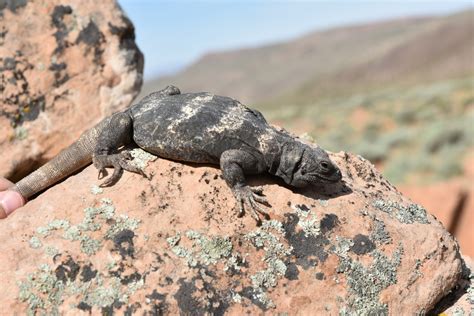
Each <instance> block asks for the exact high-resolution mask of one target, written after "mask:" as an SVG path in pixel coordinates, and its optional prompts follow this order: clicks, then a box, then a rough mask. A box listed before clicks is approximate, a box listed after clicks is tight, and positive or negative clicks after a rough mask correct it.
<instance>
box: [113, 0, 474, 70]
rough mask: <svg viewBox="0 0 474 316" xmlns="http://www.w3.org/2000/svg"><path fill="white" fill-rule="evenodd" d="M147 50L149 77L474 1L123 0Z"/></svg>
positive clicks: (467, 5)
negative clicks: (206, 59) (243, 50)
mask: <svg viewBox="0 0 474 316" xmlns="http://www.w3.org/2000/svg"><path fill="white" fill-rule="evenodd" d="M119 3H120V5H121V6H122V8H123V9H124V10H125V12H126V13H127V15H128V16H129V17H130V19H131V20H132V22H133V23H134V25H135V28H136V36H137V42H138V46H139V47H140V49H141V50H142V52H143V53H144V54H145V79H150V78H154V77H157V76H162V75H165V74H169V73H171V72H174V71H177V70H180V69H182V68H183V67H185V66H186V65H189V64H190V63H192V62H194V61H195V60H197V59H198V58H199V57H200V56H202V55H203V54H205V53H207V52H211V51H222V50H229V49H234V48H240V47H252V46H260V45H263V44H269V43H274V42H278V41H284V40H287V39H291V38H294V37H297V36H301V35H304V34H306V33H308V32H311V31H314V30H321V29H327V28H330V27H334V26H340V25H348V24H349V25H350V24H357V23H363V22H369V21H377V20H385V19H389V18H395V17H402V16H414V15H415V16H419V15H440V14H448V13H451V12H456V11H460V10H462V9H466V8H472V7H473V4H472V1H459V0H451V1H449V0H446V1H428V0H425V1H408V0H406V1H405V0H403V1H401V0H400V1H396V0H391V1H388V0H385V1H358V0H352V1H349V0H346V1H342V0H333V1H294V0H293V1H291V0H287V1H275V0H259V1H257V0H253V1H251V0H241V1H232V0H220V1H217V0H214V1H211V0H207V1H202V0H201V1H198V0H194V1H191V0H119Z"/></svg>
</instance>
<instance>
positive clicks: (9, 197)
mask: <svg viewBox="0 0 474 316" xmlns="http://www.w3.org/2000/svg"><path fill="white" fill-rule="evenodd" d="M23 204H24V203H23V198H22V197H21V195H20V194H19V193H18V192H14V191H4V192H0V219H1V218H5V217H7V216H8V215H10V214H11V213H13V211H15V210H16V209H17V208H19V207H21V206H23Z"/></svg>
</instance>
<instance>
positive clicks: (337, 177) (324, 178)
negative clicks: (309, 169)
mask: <svg viewBox="0 0 474 316" xmlns="http://www.w3.org/2000/svg"><path fill="white" fill-rule="evenodd" d="M311 177H315V178H317V179H319V180H322V182H327V183H336V182H339V181H341V179H342V174H341V171H339V170H337V171H336V172H334V173H333V174H331V175H328V176H326V175H323V174H320V173H313V174H311Z"/></svg>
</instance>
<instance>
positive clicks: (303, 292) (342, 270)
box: [0, 153, 461, 315]
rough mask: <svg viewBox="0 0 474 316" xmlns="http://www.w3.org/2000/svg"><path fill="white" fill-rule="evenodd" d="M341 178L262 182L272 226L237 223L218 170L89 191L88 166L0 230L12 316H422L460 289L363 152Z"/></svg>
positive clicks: (447, 256)
mask: <svg viewBox="0 0 474 316" xmlns="http://www.w3.org/2000/svg"><path fill="white" fill-rule="evenodd" d="M332 159H334V161H335V162H336V163H337V164H338V165H339V167H340V168H341V170H342V172H343V174H344V179H343V181H344V184H340V185H337V186H335V187H331V186H321V187H318V188H311V189H306V190H302V191H297V190H291V189H290V188H287V187H285V186H284V185H283V184H282V182H280V181H279V180H278V179H276V178H273V177H256V178H252V179H251V181H250V183H251V184H252V185H263V188H264V193H265V194H266V195H267V197H268V199H269V201H270V203H271V205H272V207H271V208H270V209H269V214H270V216H271V221H268V222H264V225H263V226H262V227H260V228H259V227H256V226H255V222H254V220H253V219H252V218H251V217H250V216H248V215H246V216H244V217H243V218H238V217H237V215H236V214H237V213H236V210H235V209H234V198H233V196H232V193H231V191H230V190H229V188H228V187H227V186H226V184H225V182H224V181H223V180H222V179H221V178H220V171H219V170H218V169H215V168H211V167H206V166H191V165H185V164H181V163H176V162H171V161H167V160H162V159H159V160H158V161H156V162H153V163H150V165H149V166H148V168H147V169H146V172H147V174H149V175H151V176H152V178H151V180H148V179H145V178H143V177H141V176H139V175H135V174H130V173H125V174H124V175H123V177H122V179H121V180H120V181H119V182H118V183H117V184H116V185H114V186H113V187H110V188H105V189H103V192H102V193H100V191H101V190H98V188H97V187H95V186H94V185H96V184H98V182H97V180H96V179H97V171H96V170H95V169H94V168H93V167H92V166H90V167H88V168H86V169H85V170H83V171H82V172H80V173H78V174H77V175H75V176H72V177H70V178H68V179H67V180H65V181H64V182H62V183H60V184H58V185H56V186H54V187H52V188H50V189H49V190H47V191H46V192H44V193H43V194H41V195H40V196H38V197H37V198H36V199H34V200H32V201H30V202H29V203H28V204H27V205H26V206H25V207H23V208H21V209H18V210H17V211H16V212H15V213H14V214H12V215H11V216H10V217H9V218H7V219H6V220H3V221H1V222H0V240H1V243H0V253H2V256H1V257H0V284H2V288H3V293H2V296H1V298H0V302H1V305H2V306H3V308H6V309H7V310H9V311H11V313H15V312H16V313H19V314H23V313H25V312H26V311H27V310H28V309H30V310H33V311H37V312H40V311H47V312H48V313H50V312H54V311H58V312H60V313H65V314H71V315H76V314H77V313H78V312H80V311H81V310H82V311H85V312H88V311H92V312H93V313H94V314H98V313H99V312H100V311H101V310H102V312H107V311H112V310H114V311H117V312H119V313H120V314H121V313H123V312H124V311H126V310H128V311H130V312H135V313H137V314H138V315H142V314H143V313H144V312H145V311H148V312H149V313H152V312H156V313H161V312H164V313H166V314H178V313H183V314H191V313H193V314H203V313H205V312H209V313H215V314H222V313H226V314H229V315H243V314H246V313H249V314H256V313H261V312H262V311H263V310H268V312H269V313H270V314H277V313H285V312H286V313H288V314H290V315H309V314H311V315H322V314H330V315H338V314H340V313H343V314H344V313H346V314H353V313H355V312H360V313H362V314H366V313H369V312H375V313H377V314H386V313H389V314H398V315H410V314H414V313H415V312H428V311H430V310H431V309H432V308H433V307H434V306H435V304H436V303H437V302H438V301H439V300H440V299H441V298H442V297H443V296H445V295H446V294H447V293H448V292H449V291H450V289H452V288H453V287H454V285H455V284H456V283H457V282H458V280H459V278H460V275H461V259H460V255H459V251H458V245H457V244H456V242H455V241H454V239H453V238H452V237H451V235H450V234H449V233H448V232H447V231H446V230H445V229H444V228H443V226H442V225H441V224H440V223H439V222H438V221H437V220H436V219H435V218H434V217H433V216H431V215H429V214H426V213H425V212H424V209H422V208H420V207H418V206H416V205H413V204H412V203H411V202H410V201H409V200H408V199H407V198H405V197H404V196H402V195H401V194H400V193H399V192H398V191H397V190H396V189H395V188H394V187H393V186H391V185H390V184H389V183H388V182H387V181H386V180H385V179H383V178H382V177H381V175H380V174H379V173H378V172H377V171H376V170H375V168H374V167H373V166H372V165H371V164H370V163H369V162H367V161H366V160H363V159H362V158H359V157H356V156H353V155H348V154H344V153H339V154H333V155H332Z"/></svg>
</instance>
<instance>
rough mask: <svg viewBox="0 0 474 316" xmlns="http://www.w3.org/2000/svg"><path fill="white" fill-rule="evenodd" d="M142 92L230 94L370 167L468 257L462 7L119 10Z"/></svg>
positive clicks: (467, 25) (470, 34)
mask: <svg viewBox="0 0 474 316" xmlns="http://www.w3.org/2000/svg"><path fill="white" fill-rule="evenodd" d="M119 2H120V4H121V6H122V8H123V9H124V10H125V11H126V12H127V14H128V15H129V17H130V19H131V20H132V22H133V23H134V25H135V27H136V36H137V42H138V45H139V47H140V49H141V50H142V52H143V53H144V55H145V84H144V87H143V89H142V94H141V96H140V97H142V96H144V95H145V94H147V93H149V92H151V91H154V90H158V89H161V88H163V87H165V86H166V85H168V84H175V85H177V86H178V87H179V88H180V89H181V91H183V92H190V91H209V92H212V93H215V94H221V95H227V96H231V97H233V98H236V99H238V100H240V101H242V102H243V103H245V104H247V105H249V106H251V107H255V108H257V109H259V110H260V111H261V112H263V114H264V115H265V116H266V118H267V119H268V120H269V121H270V122H272V123H274V124H277V125H280V126H282V127H284V128H286V129H287V130H289V131H291V132H293V133H295V134H297V135H301V134H305V135H307V136H308V137H312V138H313V139H314V141H315V142H316V143H318V144H320V145H321V146H322V147H323V148H325V149H328V150H330V151H336V152H337V151H351V152H355V153H358V154H360V155H362V156H364V157H365V158H367V159H369V160H370V161H372V162H373V163H374V164H375V165H376V166H377V168H378V169H379V170H381V171H382V172H383V174H384V175H385V177H386V178H388V179H389V180H390V181H391V182H392V183H394V184H395V185H396V186H397V188H399V189H400V190H401V191H402V192H403V193H405V194H406V195H408V196H409V197H411V198H412V199H413V200H414V201H415V202H417V203H420V204H422V205H424V206H425V207H426V208H427V209H428V210H429V211H430V212H431V213H433V214H434V215H435V216H437V217H438V219H440V220H441V221H442V222H443V223H444V225H445V226H446V227H447V229H448V230H450V231H451V233H453V234H454V235H456V236H457V238H458V239H459V241H460V243H461V249H462V251H463V252H464V253H466V254H468V255H470V256H474V245H473V241H474V229H472V225H474V187H473V183H474V10H473V3H472V1H377V2H375V1H327V2H326V1H324V2H317V1H314V2H299V1H289V0H288V1H269V0H268V1H265V0H260V1H152V0H149V1H145V0H141V1H140V0H119Z"/></svg>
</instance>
